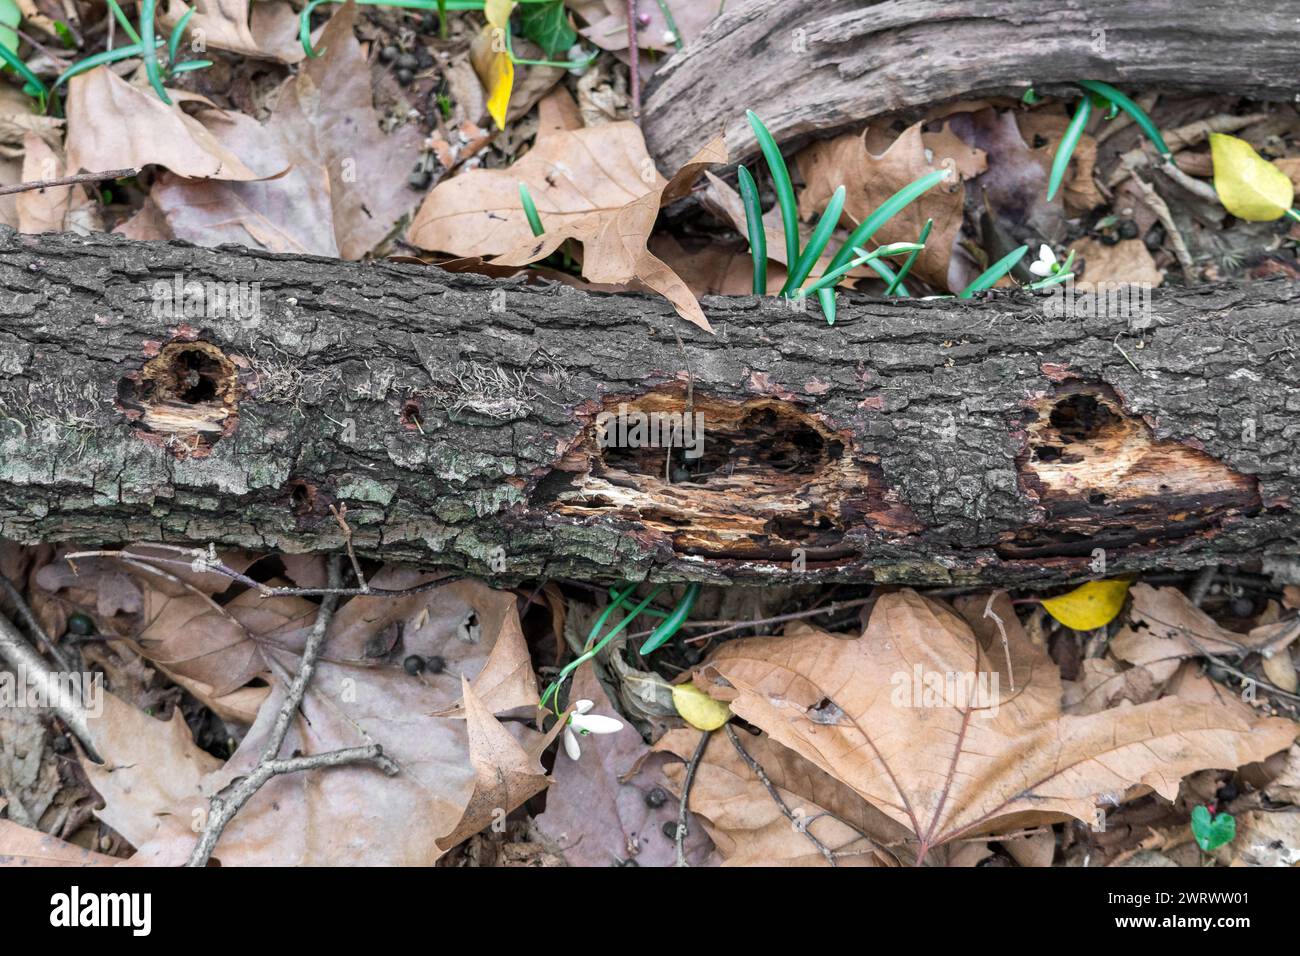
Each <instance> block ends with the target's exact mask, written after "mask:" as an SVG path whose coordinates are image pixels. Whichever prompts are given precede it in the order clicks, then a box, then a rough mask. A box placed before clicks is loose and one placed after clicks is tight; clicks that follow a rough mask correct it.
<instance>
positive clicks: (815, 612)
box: [638, 597, 872, 644]
mask: <svg viewBox="0 0 1300 956" xmlns="http://www.w3.org/2000/svg"><path fill="white" fill-rule="evenodd" d="M871 599H872V598H871V597H864V598H854V599H853V600H851V601H835V602H834V603H832V604H827V605H826V606H825V607H815V608H810V609H809V610H807V611H793V612H791V613H790V614H778V615H776V616H775V617H760V618H758V619H757V620H753V621H736V622H734V623H730V624H728V626H727V627H722V628H718V629H717V630H716V631H708V632H707V633H704V634H697V635H695V636H694V637H688V638H686V639H685V640H684V641H683V643H685V644H698V643H700V642H701V641H706V640H708V639H709V638H711V637H717V636H718V635H720V634H730V633H731V632H732V631H739V630H742V629H744V628H747V627H759V626H762V625H766V624H782V623H784V622H785V621H798V620H800V619H802V618H805V617H817V616H819V615H822V614H834V613H835V612H837V611H844V610H848V609H849V608H851V607H861V606H862V605H863V604H866V603H867V602H868V601H870V600H871ZM709 623H718V622H709V621H696V622H694V624H693V625H692V622H690V621H687V622H686V623H684V624H683V625H682V627H691V626H694V627H699V626H700V625H701V624H709ZM638 636H640V635H638Z"/></svg>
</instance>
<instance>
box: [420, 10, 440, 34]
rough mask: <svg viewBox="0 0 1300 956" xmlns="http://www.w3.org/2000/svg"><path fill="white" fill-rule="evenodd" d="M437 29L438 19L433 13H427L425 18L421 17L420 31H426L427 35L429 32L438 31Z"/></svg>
mask: <svg viewBox="0 0 1300 956" xmlns="http://www.w3.org/2000/svg"><path fill="white" fill-rule="evenodd" d="M437 27H438V18H437V17H435V16H434V15H433V14H432V13H426V14H425V15H424V16H422V17H420V29H421V30H424V31H425V32H426V33H427V32H428V31H429V30H434V29H437Z"/></svg>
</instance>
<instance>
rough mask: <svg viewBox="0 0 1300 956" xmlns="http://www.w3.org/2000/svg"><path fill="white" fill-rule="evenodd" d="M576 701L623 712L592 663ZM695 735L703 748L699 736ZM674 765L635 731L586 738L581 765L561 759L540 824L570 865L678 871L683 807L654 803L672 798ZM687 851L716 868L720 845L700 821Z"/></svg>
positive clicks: (581, 676)
mask: <svg viewBox="0 0 1300 956" xmlns="http://www.w3.org/2000/svg"><path fill="white" fill-rule="evenodd" d="M569 699H570V700H582V699H587V700H591V701H593V702H594V703H595V707H594V708H593V712H594V713H597V714H607V715H610V716H613V715H615V714H616V713H617V711H615V709H614V707H613V706H612V705H611V704H610V702H609V697H608V696H607V695H606V694H605V689H604V687H603V686H601V683H600V681H599V680H598V679H597V678H596V675H595V671H594V670H593V668H592V665H591V664H584V665H583V666H582V667H580V668H578V670H577V672H576V673H575V674H574V675H573V685H572V688H571V690H570V692H569ZM689 733H690V736H692V737H693V738H694V739H695V740H696V741H698V739H699V732H698V731H691V732H689ZM661 743H662V741H661ZM691 747H692V749H694V744H692V745H691ZM687 756H689V754H688V755H687ZM667 759H668V758H666V757H662V756H657V755H652V754H650V748H649V747H647V746H646V745H645V743H644V742H643V741H642V740H641V735H640V734H638V733H637V732H636V729H635V728H633V727H628V726H625V727H624V728H623V729H622V730H621V731H619V732H618V733H616V734H601V735H592V736H589V737H586V738H585V739H583V741H582V757H581V758H580V759H578V760H570V759H569V757H568V756H567V755H565V754H563V753H561V754H560V755H559V756H558V757H556V760H555V769H554V771H553V776H554V778H555V782H554V783H553V784H551V788H550V790H548V791H547V794H546V810H545V811H544V812H543V813H540V814H538V815H537V817H536V818H535V823H536V826H537V828H538V830H540V831H541V832H542V833H543V834H544V835H545V836H547V837H549V838H550V839H551V840H553V841H554V842H555V844H556V846H558V847H559V848H560V849H561V850H562V851H563V853H564V858H565V860H567V861H568V863H569V865H570V866H613V865H615V864H618V863H621V862H622V861H624V860H629V859H630V860H634V861H636V864H637V866H675V865H676V863H677V847H676V843H675V842H674V841H673V840H672V839H671V838H670V837H668V836H666V835H665V833H664V825H665V824H675V823H676V821H677V801H676V800H674V799H668V800H666V801H665V802H663V803H662V804H661V805H660V806H658V807H651V806H649V805H648V804H647V802H646V796H647V795H648V794H649V793H650V792H651V791H653V790H654V789H655V788H656V787H659V788H660V789H661V790H663V793H664V795H665V796H667V794H668V788H669V780H668V778H667V777H666V776H665V775H664V763H665V762H666V760H667ZM684 850H685V853H686V860H687V862H688V863H690V864H691V865H692V866H706V865H709V857H710V855H711V854H712V852H713V845H712V843H711V842H710V841H709V838H708V836H707V835H706V834H705V832H704V826H703V824H701V823H700V822H699V821H698V819H697V818H696V817H695V816H694V815H693V814H692V815H690V816H689V817H688V819H687V824H686V838H685V845H684Z"/></svg>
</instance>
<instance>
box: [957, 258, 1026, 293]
mask: <svg viewBox="0 0 1300 956" xmlns="http://www.w3.org/2000/svg"><path fill="white" fill-rule="evenodd" d="M1028 251H1029V247H1028V246H1021V247H1020V248H1018V249H1014V250H1012V251H1011V252H1008V253H1007V254H1006V255H1005V256H1003V257H1002V258H1001V259H999V260H998V261H997V262H995V263H993V265H991V266H989V267H988V268H987V269H985V270H984V271H983V272H981V273H980V276H979V278H978V279H976V280H975V281H974V282H972V283H971V284H970V285H968V286H967V287H966V288H964V289H962V290H961V292H960V293H959V294H958V295H957V298H959V299H969V298H970V297H971V296H973V295H974V294H975V293H976V292H983V291H984V290H985V289H991V288H993V285H994V284H995V283H996V282H997V281H998V280H999V279H1001V278H1002V277H1003V276H1004V275H1006V274H1007V273H1008V272H1010V271H1011V270H1012V269H1014V268H1015V267H1016V264H1017V263H1018V262H1019V261H1020V260H1021V259H1023V258H1024V257H1025V253H1026V252H1028Z"/></svg>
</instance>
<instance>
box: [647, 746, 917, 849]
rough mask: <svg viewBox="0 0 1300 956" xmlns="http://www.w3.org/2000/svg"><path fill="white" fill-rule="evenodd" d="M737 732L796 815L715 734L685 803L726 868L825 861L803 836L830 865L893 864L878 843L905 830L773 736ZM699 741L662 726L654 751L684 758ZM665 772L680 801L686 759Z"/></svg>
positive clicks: (900, 835) (896, 837) (897, 837)
mask: <svg viewBox="0 0 1300 956" xmlns="http://www.w3.org/2000/svg"><path fill="white" fill-rule="evenodd" d="M737 737H738V738H739V739H740V741H741V745H742V746H743V747H744V748H745V751H746V752H747V753H748V754H749V755H750V757H752V758H753V759H754V760H755V761H757V763H758V765H759V766H760V767H762V768H763V772H764V773H765V774H766V775H767V778H768V780H769V781H770V782H771V783H772V786H774V787H775V788H776V791H777V793H778V794H779V795H780V797H781V799H782V800H783V801H784V802H785V805H786V807H787V808H788V809H789V811H790V813H791V814H792V815H793V816H794V817H795V820H794V821H792V820H790V818H789V817H787V816H786V814H785V813H784V812H783V811H782V810H781V808H780V807H779V806H777V803H776V801H775V800H773V799H772V795H771V794H770V793H769V792H768V790H767V788H766V787H765V786H764V785H763V783H762V782H761V781H760V780H759V778H758V776H757V775H756V774H755V773H754V771H753V770H751V769H750V767H749V765H748V763H746V762H745V760H744V758H743V757H741V755H740V754H739V753H738V752H737V751H736V748H735V745H734V744H732V742H731V740H730V739H729V738H728V736H727V734H726V732H725V731H717V732H715V733H714V734H713V736H712V737H711V738H710V739H709V743H708V745H707V746H706V747H705V750H704V755H703V756H702V757H701V759H700V763H699V766H698V767H697V769H696V772H695V781H694V783H693V784H692V785H691V795H690V802H689V806H690V808H691V810H692V811H693V812H694V813H696V814H698V815H699V816H700V817H702V818H703V819H704V821H705V826H706V827H707V828H708V831H709V835H710V837H712V839H713V841H714V843H715V844H717V847H718V852H719V853H720V854H721V856H722V859H723V860H724V861H725V863H724V865H725V866H829V865H830V864H829V863H828V862H827V860H826V857H825V855H824V854H823V853H822V852H821V850H819V849H818V848H817V846H816V844H814V843H813V842H812V840H810V839H809V835H810V834H811V835H812V836H814V837H816V838H817V839H818V840H819V841H820V842H821V844H822V845H823V846H825V847H826V848H827V849H828V850H830V851H831V852H832V853H834V854H836V865H837V866H894V865H896V861H895V859H894V856H893V853H892V852H891V851H890V850H889V849H886V848H885V847H884V846H883V844H885V843H892V842H895V841H897V842H898V843H899V844H901V843H902V841H903V839H904V838H905V837H906V835H907V831H906V830H905V829H904V828H902V827H900V826H898V824H896V823H894V822H893V821H892V820H890V819H889V818H888V817H886V816H884V815H883V814H882V813H880V811H878V810H876V809H875V808H874V807H872V806H871V805H870V804H869V803H867V802H866V801H865V800H863V799H862V798H861V797H860V796H858V794H856V793H854V792H853V790H852V789H850V788H849V787H847V786H845V785H844V784H842V783H840V782H839V781H838V780H836V779H835V778H834V777H832V776H830V775H829V774H827V773H824V772H823V771H821V770H819V769H818V768H817V767H816V766H814V765H813V764H811V763H810V762H809V761H807V760H805V759H804V758H803V757H801V756H799V755H798V754H797V753H795V752H794V751H792V750H790V749H789V748H786V747H782V746H781V745H780V744H778V743H777V742H776V741H774V740H772V738H770V737H768V736H765V735H764V736H760V737H755V736H752V735H750V734H747V733H744V732H739V731H738V732H737ZM699 738H700V732H699V731H698V730H693V729H683V730H673V731H669V732H668V733H667V734H665V735H664V736H663V737H662V738H661V739H660V740H659V742H658V743H657V744H656V745H655V751H656V752H667V753H671V754H674V755H676V756H677V757H679V758H680V759H681V760H682V761H687V760H689V759H690V758H691V756H692V754H693V753H694V752H695V748H696V746H697V745H698V744H699ZM665 772H666V774H667V776H668V779H669V780H670V781H672V784H673V791H674V793H675V795H676V796H677V797H678V798H679V799H680V795H681V788H682V783H683V780H684V778H685V775H686V765H685V763H674V764H670V765H669V766H668V767H667V769H666V770H665ZM674 805H676V800H674ZM800 827H802V828H803V829H800ZM864 834H865V835H864Z"/></svg>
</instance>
